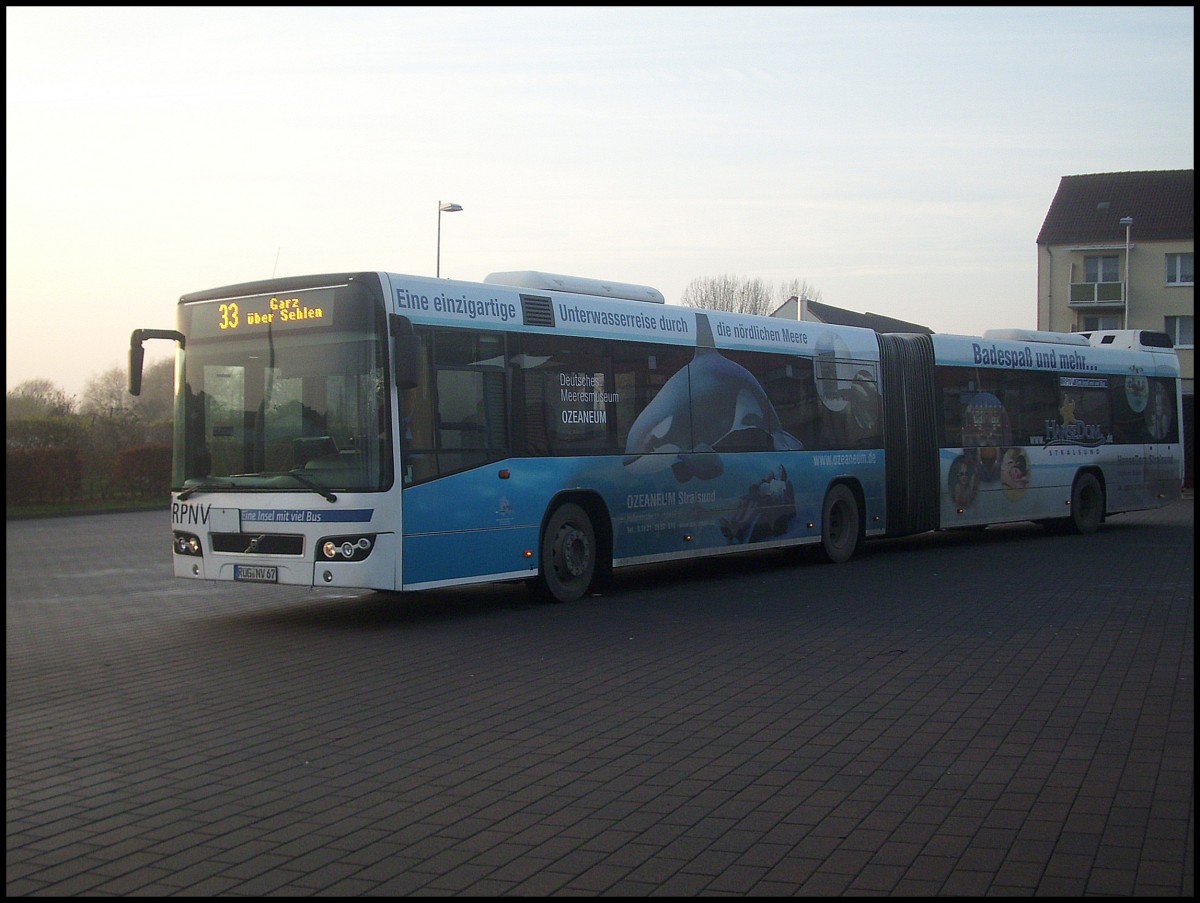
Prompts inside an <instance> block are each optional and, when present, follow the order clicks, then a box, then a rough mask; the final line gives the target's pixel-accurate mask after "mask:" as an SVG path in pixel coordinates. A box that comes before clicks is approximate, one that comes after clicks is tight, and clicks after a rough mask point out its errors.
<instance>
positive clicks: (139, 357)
mask: <svg viewBox="0 0 1200 903" xmlns="http://www.w3.org/2000/svg"><path fill="white" fill-rule="evenodd" d="M145 339H174V340H175V341H176V342H178V343H179V347H180V348H182V347H183V343H184V338H183V333H182V332H176V331H175V330H174V329H135V330H134V331H133V334H132V335H130V336H129V394H130V395H141V394H142V361H143V360H145V358H146V350H145V349H144V348H143V347H142V342H143V341H144V340H145Z"/></svg>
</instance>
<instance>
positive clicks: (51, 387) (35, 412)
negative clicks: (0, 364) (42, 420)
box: [4, 377, 75, 420]
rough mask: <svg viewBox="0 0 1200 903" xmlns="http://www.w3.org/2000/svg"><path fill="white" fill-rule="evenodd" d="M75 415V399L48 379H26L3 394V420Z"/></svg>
mask: <svg viewBox="0 0 1200 903" xmlns="http://www.w3.org/2000/svg"><path fill="white" fill-rule="evenodd" d="M73 413H75V398H74V396H71V395H68V394H67V393H66V392H64V391H63V390H62V389H60V388H59V387H58V386H56V385H55V384H54V383H52V382H51V381H50V380H48V379H42V378H40V377H39V378H37V379H27V380H25V381H24V382H23V383H19V384H18V385H17V386H15V387H14V388H12V389H10V390H9V391H8V392H7V393H5V407H4V419H5V420H19V419H21V418H24V417H65V416H66V415H68V414H73Z"/></svg>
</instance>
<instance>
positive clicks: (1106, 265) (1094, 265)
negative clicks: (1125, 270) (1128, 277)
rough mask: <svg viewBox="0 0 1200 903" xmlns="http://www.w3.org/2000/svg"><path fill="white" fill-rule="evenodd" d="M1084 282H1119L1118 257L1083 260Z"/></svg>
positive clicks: (1086, 258) (1087, 258)
mask: <svg viewBox="0 0 1200 903" xmlns="http://www.w3.org/2000/svg"><path fill="white" fill-rule="evenodd" d="M1083 281H1084V282H1120V281H1121V277H1120V258H1119V257H1085V258H1083Z"/></svg>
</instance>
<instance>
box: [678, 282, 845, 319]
mask: <svg viewBox="0 0 1200 903" xmlns="http://www.w3.org/2000/svg"><path fill="white" fill-rule="evenodd" d="M789 298H801V299H804V300H808V301H819V300H820V299H821V292H820V291H819V290H817V289H815V288H813V287H812V286H811V285H809V284H808V282H807V281H806V280H803V279H792V280H791V281H789V282H784V283H782V284H781V285H780V286H779V288H778V290H776V291H774V292H772V291H771V289H770V288H769V287H768V286H767V284H766V282H764V281H763V280H762V279H742V278H740V277H737V276H731V275H723V276H709V277H701V278H697V279H693V280H692V281H691V282H689V283H688V284H687V287H686V288H685V289H684V290H683V294H682V295H681V296H680V299H679V300H680V303H682V304H683V305H684V306H685V307H699V308H703V309H705V310H719V311H725V312H726V313H739V314H758V315H760V316H769V315H770V314H771V313H773V312H774V311H775V310H776V309H778V308H779V306H780V305H781V304H783V303H784V302H785V301H787V300H788V299H789Z"/></svg>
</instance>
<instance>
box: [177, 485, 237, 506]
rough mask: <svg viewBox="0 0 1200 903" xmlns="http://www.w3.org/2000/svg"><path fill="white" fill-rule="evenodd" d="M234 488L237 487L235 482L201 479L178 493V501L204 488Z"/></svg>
mask: <svg viewBox="0 0 1200 903" xmlns="http://www.w3.org/2000/svg"><path fill="white" fill-rule="evenodd" d="M236 488H237V484H236V483H230V482H228V481H226V482H218V481H217V480H202V481H200V482H199V483H196V484H195V485H193V486H189V487H188V488H187V489H185V490H183V492H181V493H179V501H181V502H182V501H183V500H184V499H186V498H188V497H189V496H191V495H193V494H194V493H197V492H202V491H204V490H209V489H236Z"/></svg>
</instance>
